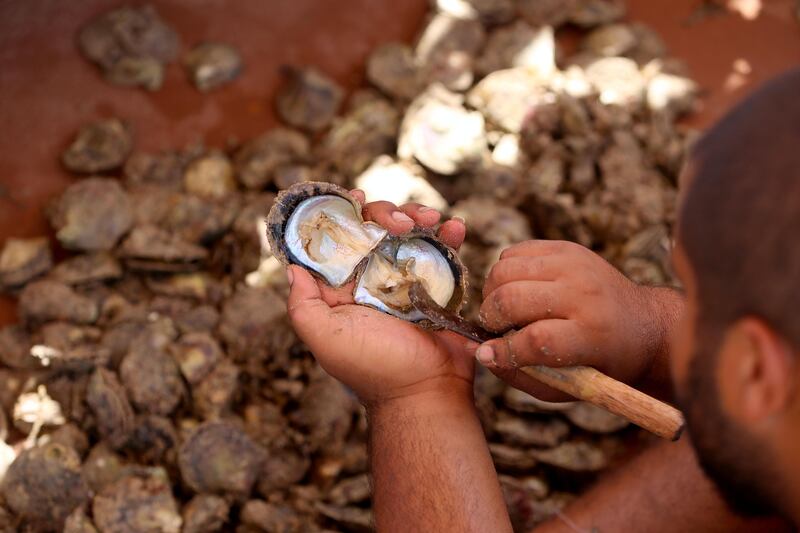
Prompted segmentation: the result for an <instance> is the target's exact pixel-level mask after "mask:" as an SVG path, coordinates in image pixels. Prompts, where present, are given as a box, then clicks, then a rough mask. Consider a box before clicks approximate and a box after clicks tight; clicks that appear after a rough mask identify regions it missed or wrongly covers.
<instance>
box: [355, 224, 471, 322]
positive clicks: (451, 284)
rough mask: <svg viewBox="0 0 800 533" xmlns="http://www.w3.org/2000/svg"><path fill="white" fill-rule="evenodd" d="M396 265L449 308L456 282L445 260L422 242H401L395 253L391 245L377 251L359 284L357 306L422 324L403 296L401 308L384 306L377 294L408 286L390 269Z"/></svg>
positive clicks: (416, 240)
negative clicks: (367, 306)
mask: <svg viewBox="0 0 800 533" xmlns="http://www.w3.org/2000/svg"><path fill="white" fill-rule="evenodd" d="M392 259H394V262H395V264H397V265H402V266H405V267H406V268H408V272H409V274H411V275H412V276H411V277H412V278H415V279H418V280H419V281H420V282H421V283H422V285H423V286H424V287H425V290H426V291H427V292H428V294H429V295H430V296H431V298H433V300H434V301H435V302H436V303H437V304H439V305H440V306H442V307H444V306H446V305H447V304H448V302H449V301H450V299H451V298H452V296H453V292H454V291H455V286H456V280H455V276H454V275H453V271H452V269H451V267H450V263H449V262H448V260H447V258H446V257H445V256H444V255H442V253H441V252H440V251H439V250H438V249H437V248H436V247H435V246H434V245H432V244H431V243H429V242H427V241H426V240H424V239H410V240H407V241H403V242H401V243H400V244H399V245H398V246H397V247H396V249H394V247H393V243H391V242H387V243H386V245H385V246H383V245H382V246H381V247H380V248H379V249H378V251H377V252H376V253H374V254H372V255H371V256H370V258H369V262H368V263H367V267H366V269H365V270H364V273H363V274H362V275H361V277H360V278H359V280H358V284H357V285H356V290H355V293H354V299H355V301H356V303H359V304H363V305H369V306H371V307H374V308H376V309H379V310H381V311H384V312H386V313H389V314H391V315H394V316H396V317H399V318H402V319H404V320H409V321H412V322H415V321H419V320H423V319H424V318H425V315H423V314H422V313H421V312H419V311H417V310H416V309H414V308H413V307H412V306H411V305H410V302H406V301H405V298H406V296H405V295H401V296H400V299H401V300H403V305H402V307H401V308H398V307H392V306H389V305H387V304H386V303H385V302H384V301H382V300H381V299H380V298H379V295H378V294H376V293H377V292H378V290H379V289H381V288H382V289H387V290H391V289H392V288H395V287H399V288H400V290H401V291H402V290H403V289H405V290H407V289H408V287H407V286H406V287H402V284H403V283H407V280H406V279H404V277H403V275H402V272H401V269H396V268H394V267H393V266H392Z"/></svg>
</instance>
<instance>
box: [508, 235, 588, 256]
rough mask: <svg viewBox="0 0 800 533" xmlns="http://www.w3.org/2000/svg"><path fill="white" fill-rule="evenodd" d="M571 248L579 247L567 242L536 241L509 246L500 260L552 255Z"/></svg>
mask: <svg viewBox="0 0 800 533" xmlns="http://www.w3.org/2000/svg"><path fill="white" fill-rule="evenodd" d="M571 246H579V245H576V244H575V243H571V242H567V241H546V240H540V239H534V240H530V241H524V242H520V243H517V244H513V245H511V246H509V247H508V248H506V249H505V250H503V253H501V254H500V259H506V258H508V257H520V256H535V255H550V254H555V253H559V252H563V251H565V250H567V249H569V248H570V247H571Z"/></svg>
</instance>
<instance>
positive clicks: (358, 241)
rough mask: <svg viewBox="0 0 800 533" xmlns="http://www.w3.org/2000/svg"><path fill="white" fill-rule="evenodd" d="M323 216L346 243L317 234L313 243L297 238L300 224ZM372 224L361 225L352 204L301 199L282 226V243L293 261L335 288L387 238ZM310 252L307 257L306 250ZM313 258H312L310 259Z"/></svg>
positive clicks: (324, 197) (338, 199) (336, 198)
mask: <svg viewBox="0 0 800 533" xmlns="http://www.w3.org/2000/svg"><path fill="white" fill-rule="evenodd" d="M323 214H324V215H325V216H326V217H327V218H328V219H329V220H330V221H331V222H332V223H333V224H334V225H335V226H337V227H339V228H341V230H342V233H343V234H344V235H347V236H348V237H349V238H348V239H347V240H344V239H338V241H337V240H336V239H334V238H332V237H331V235H330V234H329V233H326V232H320V233H319V234H318V235H316V236H315V240H314V241H313V242H309V241H308V238H305V237H304V236H303V235H301V229H302V227H303V224H305V223H307V222H309V221H311V220H314V219H316V218H317V217H318V216H319V215H323ZM387 233H388V232H387V231H386V230H385V229H384V228H382V227H381V226H379V225H378V224H375V223H374V222H362V221H361V217H360V216H359V213H357V212H356V211H355V209H354V207H353V204H352V203H350V202H349V201H347V200H346V199H344V198H342V197H340V196H336V195H322V196H314V197H311V198H309V199H308V200H304V201H303V202H301V203H300V205H298V206H297V208H296V209H295V210H294V211H293V212H292V214H291V216H290V217H289V220H288V221H287V223H286V230H285V237H284V238H285V241H286V246H287V248H288V249H289V250H290V251H291V253H292V254H293V255H294V257H295V259H296V260H297V261H298V262H299V263H301V264H303V265H305V266H307V267H309V268H311V269H312V270H314V271H316V272H317V273H319V274H320V275H321V276H322V277H324V278H325V281H327V282H328V283H329V284H330V285H331V286H333V287H339V286H341V285H343V284H344V283H345V282H347V281H348V279H349V278H350V276H351V275H352V274H353V271H354V270H355V269H356V267H357V266H358V264H359V263H360V262H361V261H362V260H363V259H364V257H366V256H367V255H368V254H369V253H370V252H371V251H372V250H373V249H374V248H375V247H376V246H377V245H378V244H379V243H380V242H381V241H382V240H383V238H384V237H386V235H387ZM310 249H313V250H314V252H312V253H311V254H310V252H309V250H310ZM312 255H313V257H312Z"/></svg>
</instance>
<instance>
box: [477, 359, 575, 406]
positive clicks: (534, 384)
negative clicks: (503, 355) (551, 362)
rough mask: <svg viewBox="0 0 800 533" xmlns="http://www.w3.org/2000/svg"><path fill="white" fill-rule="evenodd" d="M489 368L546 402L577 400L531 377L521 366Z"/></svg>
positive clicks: (515, 386)
mask: <svg viewBox="0 0 800 533" xmlns="http://www.w3.org/2000/svg"><path fill="white" fill-rule="evenodd" d="M489 370H490V371H491V372H492V374H494V375H495V376H497V377H498V378H500V379H502V380H503V381H505V382H506V383H508V384H509V385H511V386H512V387H514V388H515V389H519V390H521V391H523V392H526V393H528V394H530V395H531V396H533V397H534V398H536V399H538V400H543V401H545V402H569V401H573V400H575V398H574V397H572V396H570V395H569V394H567V393H565V392H561V391H560V390H556V389H554V388H552V387H548V386H547V385H545V384H544V383H542V382H541V381H538V380H536V379H534V378H532V377H530V376H529V375H528V374H526V373H525V372H522V371H521V370H520V369H519V368H500V367H490V368H489Z"/></svg>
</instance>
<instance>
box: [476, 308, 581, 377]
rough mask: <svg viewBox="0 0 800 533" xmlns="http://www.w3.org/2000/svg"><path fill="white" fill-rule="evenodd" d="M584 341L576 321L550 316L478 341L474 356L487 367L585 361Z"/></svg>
mask: <svg viewBox="0 0 800 533" xmlns="http://www.w3.org/2000/svg"><path fill="white" fill-rule="evenodd" d="M586 351H587V345H586V342H585V341H584V338H583V334H582V332H581V330H580V327H579V326H578V324H576V323H575V322H573V321H571V320H561V319H551V320H540V321H538V322H534V323H533V324H530V325H528V326H526V327H524V328H522V329H521V330H519V331H515V332H514V333H510V334H508V335H506V336H504V337H501V338H499V339H493V340H490V341H488V342H485V343H483V344H481V346H480V347H479V348H478V350H477V351H476V352H475V358H476V359H478V361H479V362H480V363H481V364H483V365H485V366H487V367H490V368H491V367H499V368H518V367H521V366H530V365H547V366H555V367H558V366H575V365H580V364H585V363H586V359H587V353H586Z"/></svg>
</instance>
